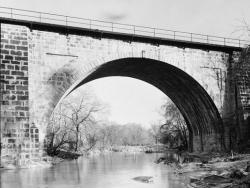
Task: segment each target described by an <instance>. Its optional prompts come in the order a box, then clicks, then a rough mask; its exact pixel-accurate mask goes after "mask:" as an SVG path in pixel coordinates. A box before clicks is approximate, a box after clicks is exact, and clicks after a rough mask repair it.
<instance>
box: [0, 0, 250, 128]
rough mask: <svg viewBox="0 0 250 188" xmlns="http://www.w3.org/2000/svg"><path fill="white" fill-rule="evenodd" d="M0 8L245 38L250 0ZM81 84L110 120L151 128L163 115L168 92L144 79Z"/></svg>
mask: <svg viewBox="0 0 250 188" xmlns="http://www.w3.org/2000/svg"><path fill="white" fill-rule="evenodd" d="M0 6H6V7H12V8H20V9H27V10H35V11H41V12H50V13H57V14H63V15H69V16H77V17H83V18H91V19H99V20H105V21H113V22H121V23H127V24H133V25H142V26H150V27H156V28H165V29H170V30H179V31H187V32H192V33H201V34H209V35H217V36H223V37H234V38H242V39H246V35H244V34H243V33H244V32H241V31H242V27H243V26H244V24H243V21H245V22H246V23H248V24H249V25H250V11H249V10H250V0H0ZM239 30H240V31H239ZM83 87H90V88H91V89H92V90H93V92H94V93H95V95H96V96H97V98H99V99H100V100H101V101H103V102H105V103H107V104H108V105H109V107H110V113H109V117H108V118H109V120H111V121H116V122H118V123H129V122H135V123H140V124H142V125H145V126H146V127H149V126H150V124H151V123H152V122H157V121H158V120H159V119H161V118H162V117H161V115H160V114H159V112H158V110H159V108H160V106H161V104H162V102H163V100H164V98H165V96H164V94H163V93H161V92H160V91H159V90H158V89H156V88H154V87H153V86H151V85H149V84H147V83H145V82H142V81H138V80H135V79H131V78H114V77H110V78H103V79H99V80H95V81H92V82H90V83H88V84H87V85H85V86H83Z"/></svg>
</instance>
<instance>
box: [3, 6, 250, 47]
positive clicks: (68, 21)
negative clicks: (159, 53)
mask: <svg viewBox="0 0 250 188" xmlns="http://www.w3.org/2000/svg"><path fill="white" fill-rule="evenodd" d="M0 17H4V18H11V19H16V20H25V21H34V22H39V23H49V24H57V25H62V26H66V27H70V26H72V27H79V28H86V29H93V30H102V31H109V32H116V33H123V34H132V35H140V36H145V37H155V38H163V39H172V40H179V41H187V42H197V43H205V44H213V45H222V46H232V47H242V48H243V47H246V46H248V45H249V44H250V41H247V40H240V39H234V38H224V37H219V36H212V35H204V34H197V33H189V32H182V31H173V30H167V29H158V28H152V27H145V26H137V25H130V24H122V23H116V22H107V21H100V20H94V19H86V18H79V17H73V16H65V15H60V14H52V13H46V12H37V11H31V10H22V9H16V8H9V7H0Z"/></svg>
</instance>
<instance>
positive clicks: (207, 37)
mask: <svg viewBox="0 0 250 188" xmlns="http://www.w3.org/2000/svg"><path fill="white" fill-rule="evenodd" d="M207 43H208V44H209V40H208V35H207Z"/></svg>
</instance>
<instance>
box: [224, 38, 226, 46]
mask: <svg viewBox="0 0 250 188" xmlns="http://www.w3.org/2000/svg"><path fill="white" fill-rule="evenodd" d="M224 46H226V38H224Z"/></svg>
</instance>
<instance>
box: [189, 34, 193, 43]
mask: <svg viewBox="0 0 250 188" xmlns="http://www.w3.org/2000/svg"><path fill="white" fill-rule="evenodd" d="M190 35H191V42H193V33H190Z"/></svg>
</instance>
